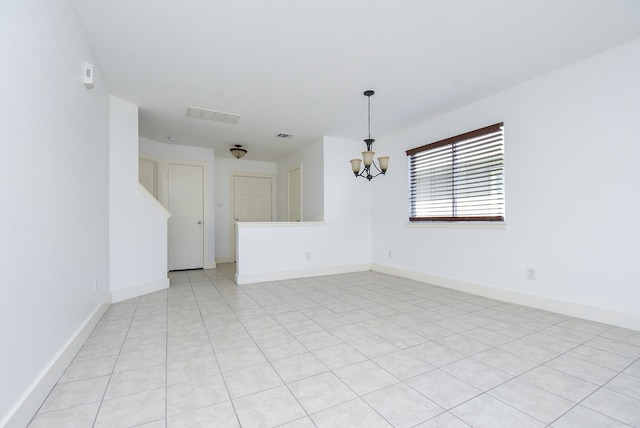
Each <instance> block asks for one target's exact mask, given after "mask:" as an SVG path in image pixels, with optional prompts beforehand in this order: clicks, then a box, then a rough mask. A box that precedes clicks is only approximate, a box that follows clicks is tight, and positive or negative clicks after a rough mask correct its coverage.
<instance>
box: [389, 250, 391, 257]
mask: <svg viewBox="0 0 640 428" xmlns="http://www.w3.org/2000/svg"><path fill="white" fill-rule="evenodd" d="M389 258H391V250H389Z"/></svg>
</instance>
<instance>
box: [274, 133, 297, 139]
mask: <svg viewBox="0 0 640 428" xmlns="http://www.w3.org/2000/svg"><path fill="white" fill-rule="evenodd" d="M276 137H278V138H293V137H295V135H293V134H285V133H280V134H276Z"/></svg>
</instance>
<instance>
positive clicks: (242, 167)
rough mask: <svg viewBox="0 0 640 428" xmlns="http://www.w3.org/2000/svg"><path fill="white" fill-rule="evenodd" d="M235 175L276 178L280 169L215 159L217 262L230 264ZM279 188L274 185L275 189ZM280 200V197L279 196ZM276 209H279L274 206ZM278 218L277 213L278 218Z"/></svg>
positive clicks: (245, 161)
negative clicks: (232, 178)
mask: <svg viewBox="0 0 640 428" xmlns="http://www.w3.org/2000/svg"><path fill="white" fill-rule="evenodd" d="M234 173H248V174H265V175H270V176H274V177H276V182H277V174H278V168H277V164H276V163H275V162H261V161H252V160H248V159H236V158H224V157H216V158H215V193H214V196H215V207H216V210H215V218H216V220H215V221H216V231H215V234H216V243H215V247H216V261H217V262H218V263H225V262H230V261H233V260H234V259H235V254H231V233H233V231H234V224H235V221H234V219H233V218H232V217H231V208H232V207H231V203H232V195H231V176H232V174H234ZM276 188H277V187H276V186H275V183H274V189H276ZM277 197H278V198H279V197H280V195H279V194H278V195H277ZM274 208H277V202H276V205H274ZM274 218H277V212H276V216H275V217H274Z"/></svg>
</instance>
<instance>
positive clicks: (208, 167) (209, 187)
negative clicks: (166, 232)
mask: <svg viewBox="0 0 640 428" xmlns="http://www.w3.org/2000/svg"><path fill="white" fill-rule="evenodd" d="M139 150H140V156H142V157H146V158H148V159H153V160H156V161H158V175H159V177H158V193H159V195H160V202H162V203H163V204H164V206H165V208H166V207H167V202H168V193H167V188H168V181H167V172H168V162H169V161H170V160H177V161H186V162H194V163H198V164H202V165H204V167H205V168H204V170H205V178H204V180H205V183H204V193H205V194H204V234H205V239H204V268H205V269H213V268H215V267H216V255H215V251H216V250H215V242H216V236H215V205H214V194H213V191H214V189H215V173H214V172H215V163H214V157H213V149H207V148H204V147H193V146H183V145H179V144H165V143H159V142H157V141H154V140H150V139H148V138H144V137H140V138H139Z"/></svg>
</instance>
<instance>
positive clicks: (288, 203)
mask: <svg viewBox="0 0 640 428" xmlns="http://www.w3.org/2000/svg"><path fill="white" fill-rule="evenodd" d="M296 169H299V170H300V221H302V219H303V218H304V213H303V212H302V208H303V206H304V204H303V203H302V201H303V200H304V195H303V194H302V192H303V191H304V186H303V183H302V162H299V163H297V164H295V165H293V166H290V167H289V170H288V171H287V220H289V221H291V171H295V170H296ZM294 221H295V220H294Z"/></svg>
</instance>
